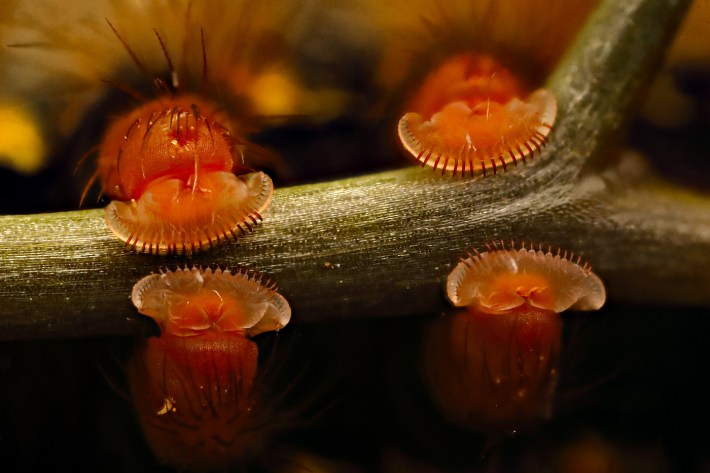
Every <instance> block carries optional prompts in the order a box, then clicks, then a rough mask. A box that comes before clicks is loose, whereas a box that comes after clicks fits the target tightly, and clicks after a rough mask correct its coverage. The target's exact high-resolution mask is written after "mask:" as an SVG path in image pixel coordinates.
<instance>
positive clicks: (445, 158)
mask: <svg viewBox="0 0 710 473" xmlns="http://www.w3.org/2000/svg"><path fill="white" fill-rule="evenodd" d="M539 126H541V127H544V128H547V129H549V130H550V131H552V125H550V124H548V123H542V124H541V125H539ZM400 133H401V134H406V135H407V136H408V137H409V142H410V143H413V144H414V146H413V147H417V148H420V151H419V152H417V154H416V159H417V160H418V161H419V162H420V163H421V166H422V167H426V166H427V165H428V164H429V162H430V161H431V160H432V159H434V160H435V161H434V164H433V165H431V166H430V167H431V168H432V171H434V172H436V171H437V170H439V169H441V174H442V175H444V174H446V173H447V167H448V165H449V162H450V161H451V160H453V161H454V168H453V169H452V170H451V171H449V172H451V174H452V176H456V174H458V173H460V174H461V177H465V176H466V172H467V171H466V165H467V164H468V174H469V176H470V177H474V176H476V174H477V169H476V167H475V164H476V163H479V164H480V170H479V171H478V174H480V175H481V176H483V177H486V176H487V175H488V174H491V175H493V176H495V175H496V174H498V172H499V171H500V170H501V169H502V171H503V172H507V171H508V165H509V164H512V165H513V167H517V165H518V161H522V163H523V164H527V162H526V158H527V159H528V160H530V161H532V159H533V158H534V155H535V153H538V154H540V153H541V152H542V149H543V148H544V147H545V146H546V145H547V143H548V138H547V136H546V135H545V134H543V133H541V132H539V131H537V130H535V131H534V132H533V134H532V135H531V136H530V137H529V138H528V139H527V140H525V141H523V142H522V143H519V144H518V145H516V146H515V147H514V148H513V147H510V146H508V147H507V150H506V153H505V154H498V155H497V156H490V155H488V156H486V157H484V158H482V159H481V158H479V157H477V156H474V157H473V158H472V157H471V152H472V151H473V152H477V150H475V149H471V148H469V147H466V146H464V147H462V148H461V150H460V151H459V153H458V154H459V155H458V156H454V155H452V154H451V153H446V152H445V153H441V152H439V153H436V152H435V151H434V150H433V149H432V148H430V147H426V146H423V143H422V142H421V141H420V140H419V139H418V138H416V137H415V136H414V134H413V133H412V131H411V129H410V128H409V125H408V124H407V123H406V120H405V119H404V118H403V119H402V120H401V121H400ZM406 141H407V140H405V142H406ZM523 148H525V150H524V149H523ZM515 151H517V153H518V155H517V157H516V155H515ZM526 151H527V152H526ZM496 161H497V163H496ZM486 162H488V166H486ZM459 163H461V168H460V169H459Z"/></svg>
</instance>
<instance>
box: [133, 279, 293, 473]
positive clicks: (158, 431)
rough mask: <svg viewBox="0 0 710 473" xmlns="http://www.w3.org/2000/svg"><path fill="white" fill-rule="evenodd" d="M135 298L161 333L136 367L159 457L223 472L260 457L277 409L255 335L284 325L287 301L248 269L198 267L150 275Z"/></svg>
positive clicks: (142, 411)
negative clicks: (265, 398) (269, 418)
mask: <svg viewBox="0 0 710 473" xmlns="http://www.w3.org/2000/svg"><path fill="white" fill-rule="evenodd" d="M132 300H133V303H134V304H135V305H136V307H137V308H138V311H139V312H141V313H143V314H146V315H148V316H150V317H151V318H153V319H154V320H155V321H156V322H157V323H158V325H159V327H160V329H161V335H160V336H159V337H157V338H155V337H153V338H150V339H148V340H147V341H146V343H145V345H143V346H142V347H141V348H140V349H139V351H138V352H137V353H136V354H135V355H134V357H133V359H132V360H131V363H130V364H129V368H128V374H129V381H130V386H131V394H132V397H133V401H134V402H135V406H136V410H137V412H138V417H139V420H140V422H141V426H142V428H143V432H144V434H145V436H146V439H147V441H148V444H149V445H150V447H151V449H152V450H153V452H154V453H155V455H156V457H157V458H158V459H159V460H161V461H163V462H165V463H168V464H170V465H172V466H174V467H176V468H177V469H179V470H181V471H182V470H189V471H214V470H220V471H221V470H227V469H228V468H229V467H231V466H234V465H235V464H236V465H239V464H241V462H243V461H249V460H250V459H252V458H251V457H252V456H255V455H258V454H259V453H260V451H261V449H262V448H263V446H264V445H265V444H266V443H267V439H266V438H265V437H266V435H267V434H268V430H267V429H265V428H264V427H263V425H262V424H264V422H265V419H264V417H265V416H266V414H265V412H266V411H267V410H268V409H269V407H268V406H263V405H262V404H263V402H262V401H261V399H260V397H259V394H260V393H259V390H258V383H257V382H256V381H255V380H256V378H257V376H258V366H257V358H258V348H257V345H256V344H255V343H254V342H253V341H251V340H250V339H249V337H251V336H253V335H257V334H259V333H262V332H265V331H272V330H279V329H280V328H282V327H284V326H285V325H286V324H287V323H288V321H289V319H290V316H291V310H290V308H289V306H288V303H287V302H286V300H285V299H284V298H283V297H281V296H280V295H279V294H277V293H276V292H275V291H274V289H273V288H272V287H269V286H263V285H261V284H260V283H259V281H258V280H257V279H254V278H253V277H250V276H248V275H247V274H245V273H240V272H236V273H231V272H229V271H227V270H224V271H223V270H219V269H217V270H215V271H213V270H211V269H207V270H204V271H202V270H198V269H197V268H192V269H187V268H186V269H178V270H176V271H175V272H172V271H168V272H166V273H163V274H153V275H150V276H147V277H145V278H143V279H142V280H141V281H139V282H138V283H137V284H136V285H135V287H134V289H133V295H132Z"/></svg>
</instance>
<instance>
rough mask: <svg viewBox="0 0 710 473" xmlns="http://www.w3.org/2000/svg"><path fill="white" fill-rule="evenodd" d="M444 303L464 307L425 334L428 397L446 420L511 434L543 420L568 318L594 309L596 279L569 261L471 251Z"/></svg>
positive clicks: (601, 295)
mask: <svg viewBox="0 0 710 473" xmlns="http://www.w3.org/2000/svg"><path fill="white" fill-rule="evenodd" d="M447 295H448V298H449V299H450V300H451V302H452V303H453V304H454V305H455V306H457V307H465V308H466V310H465V311H458V312H456V313H455V314H453V315H451V316H448V317H446V318H443V319H440V320H437V321H436V322H434V323H433V324H432V325H431V327H430V328H429V329H428V333H427V337H426V340H425V342H424V349H423V357H424V359H423V369H424V378H425V380H426V383H427V386H428V388H429V392H430V394H431V396H432V398H433V400H434V402H435V403H436V405H437V407H438V408H439V410H440V411H441V412H442V414H443V415H444V416H445V417H446V418H447V419H449V420H450V421H452V422H454V423H457V424H460V425H463V426H466V427H469V428H472V429H480V430H486V431H511V430H517V429H519V428H521V427H525V426H526V425H528V424H532V423H535V422H536V421H540V420H544V419H546V418H547V417H549V415H550V413H551V407H552V399H553V395H554V389H555V384H556V380H557V362H558V359H559V356H560V337H561V331H562V319H561V318H560V317H559V315H558V314H559V313H560V312H563V311H565V310H567V309H574V310H596V309H599V308H600V307H601V306H602V305H603V304H604V300H605V298H606V294H605V290H604V286H603V285H602V283H601V281H600V280H599V278H598V277H597V276H596V275H594V274H593V273H592V272H591V269H590V268H589V267H588V266H587V265H586V264H585V265H584V266H580V265H579V260H577V261H573V260H572V256H571V255H570V257H569V259H568V257H567V252H565V253H564V254H562V253H561V252H560V251H558V252H557V253H554V254H553V253H552V252H550V251H547V252H545V251H542V250H537V251H536V250H533V249H525V248H521V249H518V250H516V249H513V248H510V249H505V247H504V246H500V247H499V246H498V245H493V247H491V248H490V249H489V251H487V252H484V253H478V252H476V253H475V254H474V255H472V256H470V257H469V258H466V259H464V260H462V261H461V263H459V265H458V266H457V267H456V268H455V269H454V270H453V271H452V272H451V274H450V275H449V278H448V281H447Z"/></svg>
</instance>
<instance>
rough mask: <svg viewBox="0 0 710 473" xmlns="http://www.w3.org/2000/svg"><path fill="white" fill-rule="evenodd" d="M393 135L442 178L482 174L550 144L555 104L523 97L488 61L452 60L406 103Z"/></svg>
mask: <svg viewBox="0 0 710 473" xmlns="http://www.w3.org/2000/svg"><path fill="white" fill-rule="evenodd" d="M408 110H409V111H408V112H407V113H406V114H405V115H404V116H403V117H402V118H401V119H400V121H399V126H398V131H399V138H400V140H401V142H402V144H403V145H404V148H405V149H406V150H407V151H408V152H409V153H410V154H412V155H413V156H414V157H416V158H417V159H418V160H419V161H420V162H421V163H422V165H423V166H430V167H432V168H433V169H434V170H436V169H441V171H442V173H446V172H450V173H452V174H453V175H456V174H457V173H460V174H461V175H462V176H464V175H466V174H468V175H470V176H474V175H478V174H481V175H484V176H485V175H486V174H488V173H490V174H496V173H497V172H498V171H506V170H507V169H508V167H509V166H517V164H518V162H523V163H525V162H526V160H527V159H532V157H533V154H534V153H535V152H540V150H541V149H542V147H544V146H545V144H546V143H547V137H548V135H549V133H550V131H551V130H552V126H553V124H554V122H555V117H556V115H557V101H556V99H555V97H554V95H552V93H550V92H549V91H547V90H544V89H538V90H535V91H533V92H531V93H529V94H528V91H527V90H526V89H525V87H524V86H523V84H522V82H521V81H520V80H519V79H518V78H516V76H515V75H514V74H513V73H512V72H511V71H509V70H508V69H506V68H505V67H504V66H502V65H501V64H499V63H498V62H497V61H496V60H495V59H493V58H492V57H490V56H487V55H483V54H475V53H466V54H460V55H457V56H454V57H453V58H451V59H449V60H447V61H445V62H444V63H443V64H441V65H440V66H439V67H438V68H437V69H436V70H434V71H433V72H432V73H431V74H430V75H429V76H428V77H427V78H426V79H425V80H424V83H423V84H422V86H421V87H420V89H419V90H418V91H417V93H416V95H415V96H414V98H413V99H412V101H411V102H410V104H409V105H408Z"/></svg>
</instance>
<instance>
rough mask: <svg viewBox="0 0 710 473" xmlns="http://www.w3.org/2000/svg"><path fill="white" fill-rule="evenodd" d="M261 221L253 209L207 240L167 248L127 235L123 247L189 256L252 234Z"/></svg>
mask: <svg viewBox="0 0 710 473" xmlns="http://www.w3.org/2000/svg"><path fill="white" fill-rule="evenodd" d="M113 220H114V221H116V222H120V220H119V219H117V218H114V219H113ZM263 220H264V218H263V217H262V216H261V214H260V213H259V212H258V211H257V210H255V209H254V210H252V211H250V212H248V213H247V214H246V215H244V218H243V220H242V221H241V222H237V223H236V224H235V226H234V228H224V229H222V230H220V231H218V232H216V233H214V234H211V235H208V234H205V236H206V237H207V238H204V239H200V240H199V241H197V242H195V240H194V239H181V241H180V242H176V243H173V244H168V245H167V246H161V245H160V244H159V243H157V244H156V243H153V239H150V238H148V239H145V238H144V235H143V234H140V233H128V237H127V238H126V242H125V246H126V249H127V250H129V251H132V252H135V253H149V254H156V255H157V254H176V255H180V254H183V253H184V254H187V255H190V254H192V253H193V252H197V251H203V250H205V249H211V248H213V247H215V246H217V245H219V244H220V243H221V242H223V241H226V240H230V239H231V240H237V239H238V238H239V237H241V236H244V235H246V234H247V233H250V232H253V231H254V228H255V227H256V226H257V225H258V224H259V223H260V222H262V221H263ZM157 240H158V239H155V241H157Z"/></svg>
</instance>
